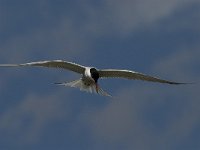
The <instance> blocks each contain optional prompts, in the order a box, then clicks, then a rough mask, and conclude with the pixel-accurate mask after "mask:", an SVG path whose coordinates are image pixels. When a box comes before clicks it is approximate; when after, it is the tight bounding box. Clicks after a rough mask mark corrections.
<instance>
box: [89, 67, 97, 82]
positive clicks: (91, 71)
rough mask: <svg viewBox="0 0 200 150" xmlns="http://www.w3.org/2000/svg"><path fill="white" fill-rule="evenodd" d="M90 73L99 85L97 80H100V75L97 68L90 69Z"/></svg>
mask: <svg viewBox="0 0 200 150" xmlns="http://www.w3.org/2000/svg"><path fill="white" fill-rule="evenodd" d="M90 73H91V76H92V78H93V79H94V81H95V82H96V83H97V80H98V79H99V73H98V71H97V70H96V69H95V68H91V69H90Z"/></svg>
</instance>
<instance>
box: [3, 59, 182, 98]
mask: <svg viewBox="0 0 200 150" xmlns="http://www.w3.org/2000/svg"><path fill="white" fill-rule="evenodd" d="M25 66H38V67H50V68H61V69H67V70H70V71H73V72H75V73H78V74H81V75H82V77H81V78H80V79H78V80H74V81H71V82H63V83H55V84H58V85H64V86H70V87H75V88H79V89H80V90H81V91H86V92H90V93H93V92H95V93H98V94H100V95H103V96H109V97H111V95H110V94H108V93H107V92H105V91H104V90H103V89H102V88H100V86H99V84H98V79H99V78H124V79H132V80H144V81H151V82H159V83H166V84H175V85H176V84H185V83H180V82H173V81H168V80H164V79H160V78H157V77H153V76H149V75H146V74H143V73H139V72H135V71H131V70H120V69H97V68H94V67H86V66H82V65H79V64H76V63H73V62H68V61H62V60H51V61H37V62H30V63H23V64H0V67H25Z"/></svg>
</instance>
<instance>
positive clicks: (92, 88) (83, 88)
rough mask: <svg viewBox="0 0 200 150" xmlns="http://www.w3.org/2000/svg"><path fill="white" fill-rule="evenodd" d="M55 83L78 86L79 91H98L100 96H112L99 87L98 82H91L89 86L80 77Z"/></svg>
mask: <svg viewBox="0 0 200 150" xmlns="http://www.w3.org/2000/svg"><path fill="white" fill-rule="evenodd" d="M55 84H57V85H63V86H69V87H74V88H79V89H80V90H81V91H86V92H90V93H93V92H94V93H98V94H100V95H102V96H108V97H112V96H111V95H110V94H108V93H107V92H105V91H104V90H103V89H101V88H100V87H99V85H98V84H92V85H90V86H87V85H85V84H84V83H83V81H82V79H78V80H74V81H71V82H63V83H55Z"/></svg>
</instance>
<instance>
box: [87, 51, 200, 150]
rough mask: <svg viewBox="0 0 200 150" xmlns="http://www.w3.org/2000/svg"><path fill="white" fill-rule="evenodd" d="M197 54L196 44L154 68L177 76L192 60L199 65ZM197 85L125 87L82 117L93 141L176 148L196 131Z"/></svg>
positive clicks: (161, 61)
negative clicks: (106, 102)
mask: <svg viewBox="0 0 200 150" xmlns="http://www.w3.org/2000/svg"><path fill="white" fill-rule="evenodd" d="M199 56H200V55H199V51H198V48H194V49H193V50H192V49H190V51H187V50H183V51H178V52H174V54H172V55H170V56H168V57H166V59H164V60H163V59H162V60H160V63H159V65H157V64H156V65H155V67H153V68H157V72H159V71H161V72H164V73H165V72H166V71H167V73H166V74H167V75H169V74H170V72H172V76H173V75H174V73H175V75H176V77H178V75H181V74H182V73H184V72H187V70H190V67H191V66H192V65H193V64H196V65H195V67H197V68H196V69H198V66H199V63H200V62H199ZM158 66H159V67H158ZM192 70H194V68H193V69H192ZM173 71H174V72H173ZM198 72H199V71H198ZM176 77H175V78H176ZM184 77H185V78H193V77H194V78H195V79H199V75H198V74H195V73H194V72H190V73H185V75H183V76H181V78H182V79H184ZM177 79H179V78H177ZM199 88H200V87H199V85H198V84H196V85H185V86H171V85H160V84H159V85H155V84H152V83H147V85H144V84H143V85H142V86H137V87H136V86H135V87H127V88H125V89H123V91H119V98H117V99H113V100H112V102H110V104H109V105H106V106H105V108H104V109H99V110H97V111H95V113H92V114H88V115H85V116H84V120H85V122H86V124H87V125H88V128H89V129H91V132H92V134H93V138H94V139H95V142H97V143H98V141H101V142H99V143H98V144H99V145H100V146H101V145H102V143H103V144H108V145H110V144H112V145H115V147H120V146H121V145H129V146H128V148H127V149H149V150H151V149H176V146H180V145H182V142H183V141H187V139H190V138H191V135H192V134H193V133H194V132H199V131H198V125H199V123H200V118H199V113H200V111H199V104H200V102H199ZM149 114H151V115H149ZM152 114H155V116H152ZM155 118H156V119H155ZM159 119H160V120H161V121H160V120H159ZM159 123H161V124H160V125H159ZM163 145H164V147H163Z"/></svg>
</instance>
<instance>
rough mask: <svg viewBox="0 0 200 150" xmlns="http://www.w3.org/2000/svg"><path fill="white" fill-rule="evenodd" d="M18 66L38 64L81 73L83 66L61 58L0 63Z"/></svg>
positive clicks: (0, 65)
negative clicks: (19, 62) (21, 62)
mask: <svg viewBox="0 0 200 150" xmlns="http://www.w3.org/2000/svg"><path fill="white" fill-rule="evenodd" d="M19 66H39V67H51V68H62V69H67V70H70V71H74V72H76V73H80V74H83V73H84V71H85V67H84V66H81V65H79V64H75V63H72V62H67V61H62V60H52V61H38V62H30V63H24V64H0V67H19Z"/></svg>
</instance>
